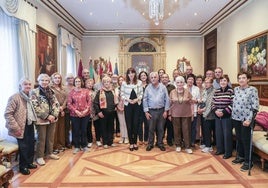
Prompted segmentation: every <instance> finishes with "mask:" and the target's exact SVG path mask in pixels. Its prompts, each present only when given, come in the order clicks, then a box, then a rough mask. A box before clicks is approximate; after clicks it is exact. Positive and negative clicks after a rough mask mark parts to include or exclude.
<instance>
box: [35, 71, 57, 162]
mask: <svg viewBox="0 0 268 188" xmlns="http://www.w3.org/2000/svg"><path fill="white" fill-rule="evenodd" d="M37 81H38V87H37V88H36V89H34V90H32V92H31V94H30V96H31V100H32V103H33V107H34V109H35V113H36V115H37V121H36V131H37V146H36V155H37V156H36V157H37V159H36V162H37V163H38V164H39V165H40V166H43V165H45V164H46V162H45V161H44V154H45V152H46V154H47V155H48V157H49V158H50V159H54V160H58V159H59V156H58V155H54V154H53V153H52V152H53V143H54V134H55V126H56V122H57V121H58V115H59V112H60V104H59V102H58V100H57V98H56V95H55V93H54V91H53V90H52V89H51V88H50V87H49V83H50V77H49V76H48V75H47V74H40V75H39V76H38V78H37Z"/></svg>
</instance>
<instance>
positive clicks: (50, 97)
mask: <svg viewBox="0 0 268 188" xmlns="http://www.w3.org/2000/svg"><path fill="white" fill-rule="evenodd" d="M39 89H40V95H43V96H45V97H46V99H47V101H48V103H49V108H52V105H53V104H54V103H55V98H54V91H53V90H52V89H50V88H49V87H47V88H43V87H41V86H39Z"/></svg>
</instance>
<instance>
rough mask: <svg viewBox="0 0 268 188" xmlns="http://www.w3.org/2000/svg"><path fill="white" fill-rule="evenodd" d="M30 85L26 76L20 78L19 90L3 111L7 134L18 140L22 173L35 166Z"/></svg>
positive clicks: (33, 120) (33, 114)
mask: <svg viewBox="0 0 268 188" xmlns="http://www.w3.org/2000/svg"><path fill="white" fill-rule="evenodd" d="M31 86H32V84H31V82H30V80H29V79H28V78H22V79H21V80H20V82H19V92H18V93H16V94H14V95H12V96H11V97H10V98H9V100H8V104H7V107H6V111H5V119H6V128H7V129H8V134H9V135H10V136H13V137H15V138H17V141H18V145H19V154H20V159H19V171H20V172H21V173H22V174H24V175H28V174H30V170H29V169H34V168H37V166H36V165H35V164H33V159H34V122H35V121H36V119H37V118H36V114H35V111H34V109H33V106H32V103H31V100H30V98H29V92H30V90H31V89H32V87H31Z"/></svg>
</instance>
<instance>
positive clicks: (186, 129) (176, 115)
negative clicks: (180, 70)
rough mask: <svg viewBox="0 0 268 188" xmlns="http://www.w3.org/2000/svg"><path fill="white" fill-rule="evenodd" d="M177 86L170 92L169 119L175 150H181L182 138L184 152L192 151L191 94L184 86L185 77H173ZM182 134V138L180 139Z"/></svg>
mask: <svg viewBox="0 0 268 188" xmlns="http://www.w3.org/2000/svg"><path fill="white" fill-rule="evenodd" d="M175 82H176V86H177V88H176V89H174V90H172V91H171V92H170V103H171V104H170V110H169V119H170V120H171V121H172V124H173V129H174V143H175V145H176V151H177V152H180V151H181V145H182V140H184V144H185V151H186V153H189V154H191V153H193V151H192V149H191V148H190V147H191V144H190V143H191V120H192V116H193V114H192V108H191V105H192V104H191V100H192V94H191V93H190V92H189V90H188V89H185V88H184V84H185V79H184V78H183V77H182V76H178V77H177V78H176V79H175ZM182 136H183V139H182Z"/></svg>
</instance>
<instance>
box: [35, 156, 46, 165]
mask: <svg viewBox="0 0 268 188" xmlns="http://www.w3.org/2000/svg"><path fill="white" fill-rule="evenodd" d="M36 162H37V164H39V165H40V166H44V165H45V164H46V162H45V161H44V159H43V158H42V157H41V158H37V159H36Z"/></svg>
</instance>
